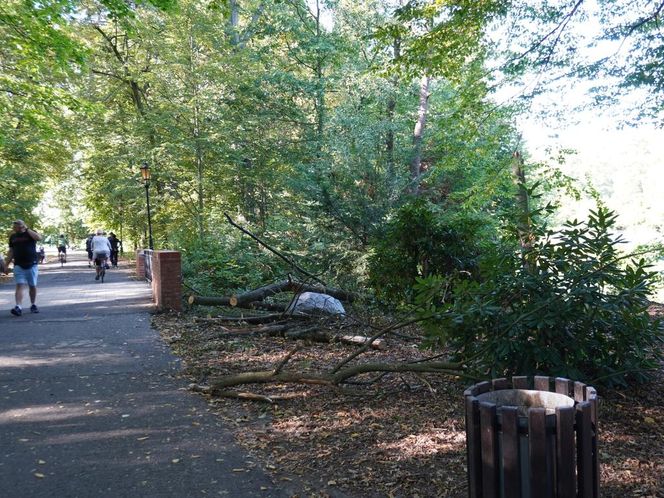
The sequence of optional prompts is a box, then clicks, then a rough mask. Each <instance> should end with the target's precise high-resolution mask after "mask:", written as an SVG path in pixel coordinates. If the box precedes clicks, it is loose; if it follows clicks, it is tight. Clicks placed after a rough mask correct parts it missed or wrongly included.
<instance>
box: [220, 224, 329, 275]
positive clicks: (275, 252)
mask: <svg viewBox="0 0 664 498" xmlns="http://www.w3.org/2000/svg"><path fill="white" fill-rule="evenodd" d="M224 216H225V217H226V219H227V220H228V223H230V224H231V225H232V226H234V227H235V228H237V229H238V230H240V231H241V232H242V233H245V234H247V235H248V236H249V237H251V238H252V239H254V240H255V241H256V242H258V243H259V244H260V245H262V246H263V247H265V248H266V249H267V250H268V251H270V252H272V253H273V254H276V255H277V256H279V257H280V258H281V259H283V260H284V261H285V262H286V263H288V264H289V265H291V266H292V267H293V268H295V269H296V270H297V271H299V272H300V273H302V274H303V275H306V276H307V277H309V278H311V279H312V280H315V281H316V282H318V283H320V284H322V285H326V284H325V282H323V281H322V280H321V279H319V278H318V277H317V276H315V275H312V274H311V273H309V272H308V271H307V270H305V269H304V268H302V267H301V266H299V265H298V264H297V263H295V262H294V261H292V260H290V259H289V258H287V257H286V256H284V255H283V254H281V253H280V252H279V251H277V250H276V249H274V248H273V247H271V246H270V245H269V244H267V243H265V242H264V241H263V240H261V239H260V238H258V237H257V236H256V235H254V234H253V233H251V232H250V231H249V230H247V229H245V228H242V227H241V226H240V225H238V224H237V223H235V222H234V221H233V220H232V219H231V217H230V216H229V215H228V213H224Z"/></svg>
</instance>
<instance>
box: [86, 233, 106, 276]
mask: <svg viewBox="0 0 664 498" xmlns="http://www.w3.org/2000/svg"><path fill="white" fill-rule="evenodd" d="M90 246H91V247H92V259H93V260H94V262H95V272H96V275H95V280H99V276H100V275H101V270H102V265H106V259H107V258H108V256H109V255H110V254H111V243H110V242H109V241H108V238H107V237H104V231H103V230H101V229H98V230H97V235H95V236H94V237H92V241H91V243H90Z"/></svg>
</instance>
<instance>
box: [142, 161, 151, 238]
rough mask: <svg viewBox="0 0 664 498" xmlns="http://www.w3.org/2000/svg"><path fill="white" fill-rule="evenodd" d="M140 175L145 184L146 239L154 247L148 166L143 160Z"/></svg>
mask: <svg viewBox="0 0 664 498" xmlns="http://www.w3.org/2000/svg"><path fill="white" fill-rule="evenodd" d="M141 176H142V177H143V184H144V185H145V201H146V203H147V207H148V241H149V244H150V249H154V244H153V243H152V219H151V218H150V167H149V166H148V163H146V162H145V161H143V164H142V165H141Z"/></svg>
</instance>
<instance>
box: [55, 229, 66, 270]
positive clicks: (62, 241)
mask: <svg viewBox="0 0 664 498" xmlns="http://www.w3.org/2000/svg"><path fill="white" fill-rule="evenodd" d="M57 246H58V259H60V258H62V261H63V262H64V263H66V262H67V237H65V236H64V234H60V235H59V236H58V244H57ZM60 254H62V256H60Z"/></svg>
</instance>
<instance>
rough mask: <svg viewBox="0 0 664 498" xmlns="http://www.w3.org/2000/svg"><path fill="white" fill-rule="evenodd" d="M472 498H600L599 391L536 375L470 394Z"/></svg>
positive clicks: (497, 381) (468, 443)
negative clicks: (598, 448)
mask: <svg viewBox="0 0 664 498" xmlns="http://www.w3.org/2000/svg"><path fill="white" fill-rule="evenodd" d="M464 396H465V401H466V449H467V456H468V495H469V496H470V498H597V497H599V468H598V460H597V392H596V391H595V389H594V388H592V387H590V386H587V385H585V384H583V383H581V382H574V381H571V380H569V379H563V378H552V377H543V376H536V377H534V378H532V379H531V378H528V377H512V378H511V379H507V378H502V379H494V380H492V381H490V382H488V381H487V382H480V383H479V384H475V385H474V386H471V387H469V388H468V389H466V391H465V392H464Z"/></svg>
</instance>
